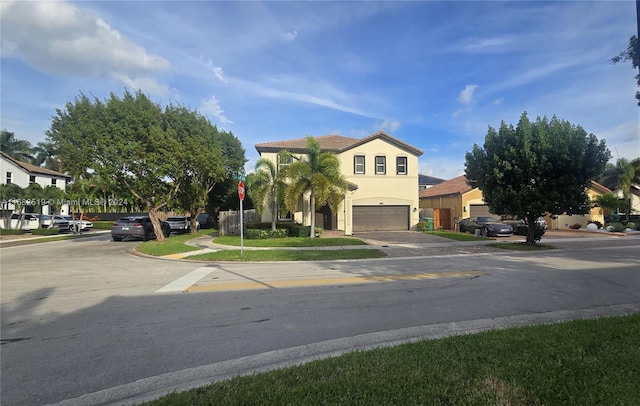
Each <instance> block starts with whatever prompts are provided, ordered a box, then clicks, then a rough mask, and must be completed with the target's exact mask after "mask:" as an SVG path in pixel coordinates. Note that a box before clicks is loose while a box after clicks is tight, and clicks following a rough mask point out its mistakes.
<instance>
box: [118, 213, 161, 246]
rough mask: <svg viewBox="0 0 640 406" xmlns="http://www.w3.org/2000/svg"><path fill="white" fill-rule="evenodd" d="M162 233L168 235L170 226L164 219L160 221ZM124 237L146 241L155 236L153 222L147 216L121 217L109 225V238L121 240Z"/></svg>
mask: <svg viewBox="0 0 640 406" xmlns="http://www.w3.org/2000/svg"><path fill="white" fill-rule="evenodd" d="M160 227H162V234H164V236H165V237H169V234H171V227H170V226H169V223H167V222H166V221H161V222H160ZM126 237H132V238H139V239H142V240H143V241H148V240H149V239H151V238H156V234H155V232H154V231H153V224H152V223H151V219H150V218H149V217H148V216H133V217H123V218H121V219H120V220H118V221H116V222H115V223H113V224H112V225H111V238H112V239H113V241H122V240H123V239H124V238H126Z"/></svg>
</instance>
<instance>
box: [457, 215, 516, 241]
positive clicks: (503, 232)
mask: <svg viewBox="0 0 640 406" xmlns="http://www.w3.org/2000/svg"><path fill="white" fill-rule="evenodd" d="M458 226H459V227H460V232H463V233H467V232H468V233H472V234H474V233H475V232H476V230H478V229H479V230H480V234H482V235H483V236H485V237H509V236H511V235H513V227H511V226H510V225H509V224H506V223H503V222H501V221H500V220H498V219H494V218H493V217H468V218H465V219H462V220H460V223H458Z"/></svg>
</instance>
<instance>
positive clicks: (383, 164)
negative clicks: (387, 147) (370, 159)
mask: <svg viewBox="0 0 640 406" xmlns="http://www.w3.org/2000/svg"><path fill="white" fill-rule="evenodd" d="M385 173H387V158H386V157H384V156H377V157H376V175H384V174H385Z"/></svg>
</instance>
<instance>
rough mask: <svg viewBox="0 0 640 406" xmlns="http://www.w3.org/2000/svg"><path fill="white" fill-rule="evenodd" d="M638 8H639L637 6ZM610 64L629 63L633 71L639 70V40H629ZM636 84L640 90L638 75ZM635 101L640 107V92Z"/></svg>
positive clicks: (638, 75) (634, 38) (632, 38)
mask: <svg viewBox="0 0 640 406" xmlns="http://www.w3.org/2000/svg"><path fill="white" fill-rule="evenodd" d="M638 7H640V6H638ZM610 61H611V63H613V64H617V63H620V62H626V61H631V67H632V68H633V69H639V68H640V40H639V39H638V37H636V36H635V35H632V36H631V38H629V45H627V49H625V50H624V51H622V52H620V53H619V54H618V55H616V56H614V57H613V58H611V59H610ZM636 83H637V85H638V88H639V89H640V73H638V74H637V75H636ZM636 99H637V100H638V106H640V90H638V91H637V92H636Z"/></svg>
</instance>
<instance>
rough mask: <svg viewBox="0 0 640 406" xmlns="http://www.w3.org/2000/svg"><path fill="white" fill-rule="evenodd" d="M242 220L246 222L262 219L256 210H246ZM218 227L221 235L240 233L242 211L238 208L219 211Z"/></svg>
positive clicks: (255, 221)
mask: <svg viewBox="0 0 640 406" xmlns="http://www.w3.org/2000/svg"><path fill="white" fill-rule="evenodd" d="M242 221H243V222H244V224H247V223H257V222H259V221H260V219H258V214H257V213H256V211H255V210H244V213H243V215H242ZM218 229H219V232H220V235H240V212H239V211H238V210H229V211H220V212H218Z"/></svg>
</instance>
